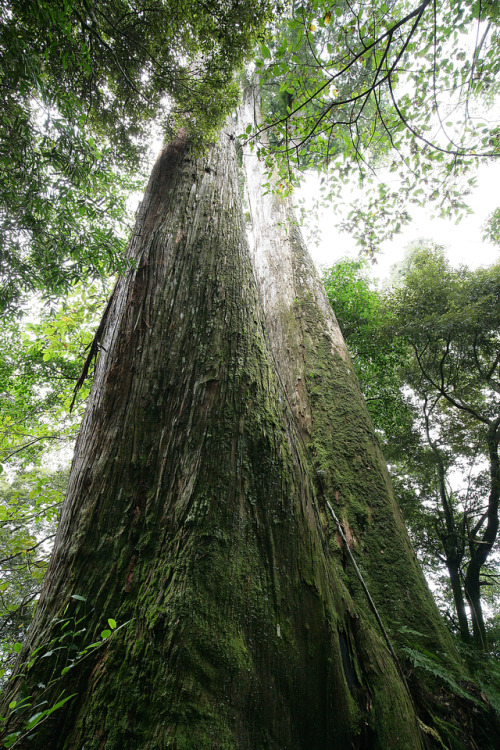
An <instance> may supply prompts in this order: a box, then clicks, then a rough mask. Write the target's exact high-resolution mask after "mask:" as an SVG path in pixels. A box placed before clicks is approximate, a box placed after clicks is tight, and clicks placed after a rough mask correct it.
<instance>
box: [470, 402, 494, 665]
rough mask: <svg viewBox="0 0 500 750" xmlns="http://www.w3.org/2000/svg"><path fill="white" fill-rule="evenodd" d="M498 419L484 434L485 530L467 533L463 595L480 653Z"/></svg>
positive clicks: (491, 533) (483, 644)
mask: <svg viewBox="0 0 500 750" xmlns="http://www.w3.org/2000/svg"><path fill="white" fill-rule="evenodd" d="M499 430H500V417H499V418H498V419H496V420H495V421H494V422H491V423H490V426H489V428H488V434H487V442H488V454H489V461H490V493H489V496H488V508H487V511H486V518H485V519H484V520H485V521H486V527H485V529H484V532H483V534H482V536H481V538H480V539H478V538H477V537H478V535H479V528H476V529H473V530H472V532H471V533H470V537H471V538H470V539H469V546H470V552H471V559H470V562H469V565H468V566H467V573H466V575H465V593H466V596H467V600H468V602H469V605H470V609H471V619H472V631H473V635H474V642H475V643H476V645H477V646H478V648H481V649H483V650H486V649H487V647H488V642H487V637H486V627H485V623H484V617H483V609H482V604H481V583H480V578H481V570H482V568H483V566H484V564H485V562H486V560H487V558H488V555H489V554H490V552H491V549H492V547H493V544H494V543H495V541H496V538H497V535H498V526H499V519H498V510H499V503H500V458H499V455H498V443H499Z"/></svg>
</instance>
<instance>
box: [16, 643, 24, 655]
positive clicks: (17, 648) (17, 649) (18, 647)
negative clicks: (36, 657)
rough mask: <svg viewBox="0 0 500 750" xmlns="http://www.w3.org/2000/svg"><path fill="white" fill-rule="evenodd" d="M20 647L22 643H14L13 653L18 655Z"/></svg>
mask: <svg viewBox="0 0 500 750" xmlns="http://www.w3.org/2000/svg"><path fill="white" fill-rule="evenodd" d="M22 647H23V644H22V643H17V642H16V643H14V651H15V652H16V654H19V653H20V652H21V649H22Z"/></svg>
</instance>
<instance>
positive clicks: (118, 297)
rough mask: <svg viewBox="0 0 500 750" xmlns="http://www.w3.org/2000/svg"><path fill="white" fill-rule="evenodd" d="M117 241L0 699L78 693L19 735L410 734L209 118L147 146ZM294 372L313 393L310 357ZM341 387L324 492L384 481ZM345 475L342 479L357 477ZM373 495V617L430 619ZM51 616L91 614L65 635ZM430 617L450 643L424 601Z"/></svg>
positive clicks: (256, 743)
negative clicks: (315, 467) (121, 268)
mask: <svg viewBox="0 0 500 750" xmlns="http://www.w3.org/2000/svg"><path fill="white" fill-rule="evenodd" d="M130 255H131V258H132V259H133V261H134V267H133V268H132V269H131V270H130V272H129V273H128V275H127V276H126V277H124V278H122V279H121V280H120V281H119V283H118V285H117V287H116V289H115V291H114V293H113V297H112V299H111V302H110V305H109V307H108V310H107V313H106V316H105V321H104V332H103V335H102V337H101V341H100V343H101V353H100V357H99V361H98V364H97V369H96V374H95V378H94V384H93V388H92V393H91V396H90V399H89V404H88V407H87V411H86V415H85V419H84V422H83V425H82V428H81V432H80V437H79V440H78V443H77V447H76V453H75V458H74V461H73V466H72V471H71V477H70V486H69V491H68V496H67V499H66V502H65V506H64V510H63V515H62V519H61V523H60V527H59V530H58V535H57V540H56V545H55V549H54V554H53V557H52V560H51V563H50V566H49V570H48V573H47V576H46V580H45V584H44V590H43V593H42V597H41V600H40V603H39V606H38V608H37V612H36V616H35V620H34V622H33V626H32V628H31V630H30V633H29V637H28V639H27V642H26V644H25V646H24V650H23V653H22V654H21V660H26V659H27V658H28V655H29V654H33V652H34V651H36V649H38V648H40V647H42V648H41V650H40V651H38V652H37V653H36V656H35V660H34V663H32V664H31V665H30V666H29V667H26V668H24V670H23V676H22V677H19V678H18V679H17V680H14V682H13V683H12V688H11V690H10V693H9V695H8V697H7V698H6V701H7V702H8V701H9V700H12V698H14V697H17V699H18V700H21V699H22V696H23V695H24V696H29V697H30V701H31V703H32V705H35V704H36V703H37V702H40V701H43V700H47V701H48V703H47V704H43V705H45V706H53V705H54V704H55V703H56V702H57V701H58V700H59V699H60V698H61V695H63V696H69V695H73V696H74V697H73V698H72V699H71V700H69V701H68V702H67V703H66V704H65V705H64V706H63V707H61V708H60V709H58V710H56V711H54V713H52V714H51V715H50V716H49V717H48V718H46V719H44V721H43V722H41V723H40V724H39V725H38V726H37V727H35V729H34V730H33V731H32V732H30V733H29V734H31V735H33V736H32V737H31V738H30V739H29V738H28V737H26V736H25V735H23V734H21V735H20V737H19V741H18V743H17V747H20V748H25V747H26V748H27V747H29V748H35V750H41V748H48V749H49V750H50V749H54V750H55V749H56V748H57V749H59V748H61V749H64V750H70V749H71V750H77V749H78V750H80V749H82V748H84V749H85V750H94V749H95V750H141V749H144V750H146V749H150V750H153V749H154V750H156V749H157V748H170V749H171V750H172V749H174V750H175V749H178V750H181V748H182V750H190V749H192V750H204V749H205V748H206V749H207V750H209V749H210V750H223V749H224V750H261V749H262V750H263V749H264V748H268V749H270V750H285V748H286V750H312V748H314V749H316V748H318V750H330V749H333V748H338V749H339V750H344V749H345V750H347V749H348V748H349V749H350V748H366V750H368V749H370V750H371V749H372V748H381V749H382V748H383V749H384V750H386V749H388V748H395V749H397V750H404V748H408V749H410V748H411V749H417V748H422V747H424V741H423V739H422V734H421V732H420V729H419V726H418V723H417V719H416V715H415V709H414V705H413V703H412V701H411V699H410V698H409V696H408V693H407V691H406V688H405V685H404V683H403V681H402V679H401V677H400V676H399V673H398V670H397V668H396V666H395V664H394V661H393V659H392V658H391V656H390V654H389V651H388V649H387V646H386V644H385V643H384V641H383V639H382V638H381V636H380V633H379V630H378V628H377V624H376V623H375V622H374V620H373V617H372V615H371V613H370V612H369V611H368V610H367V607H366V603H365V601H364V600H363V598H362V596H361V595H360V593H359V591H358V589H357V587H356V583H355V582H354V581H353V580H352V578H351V575H350V572H349V570H348V569H346V570H344V569H343V566H342V560H343V552H342V549H341V547H340V546H339V545H338V544H337V542H336V540H335V539H334V538H332V535H331V534H330V527H329V524H328V521H327V519H326V517H325V513H324V510H325V509H324V503H323V499H322V496H321V493H319V491H318V487H317V483H316V482H315V480H314V478H311V472H310V470H309V463H310V459H309V458H308V457H307V455H306V450H305V449H304V446H303V441H302V438H301V436H300V435H299V431H298V429H297V422H296V420H299V424H300V425H301V427H300V429H301V431H302V432H303V433H304V434H305V435H306V437H307V434H308V430H309V431H310V430H312V427H311V420H312V417H311V416H310V413H309V412H304V414H302V416H301V407H300V402H299V400H298V399H299V395H300V393H301V390H300V388H298V389H297V393H296V395H294V396H293V398H294V399H295V402H294V409H295V412H296V415H297V416H296V417H294V416H293V415H292V413H291V411H290V407H289V404H288V400H287V394H286V393H285V391H284V388H283V384H284V383H285V384H286V388H287V390H289V388H290V382H292V381H293V378H292V375H293V373H292V370H291V364H290V362H291V360H290V359H288V360H286V361H287V362H288V365H287V364H286V362H285V361H284V360H283V359H282V358H280V356H278V354H277V353H276V352H277V350H276V348H275V353H274V354H273V353H272V350H271V349H270V346H269V341H268V335H267V331H266V323H265V320H264V316H263V313H262V310H261V304H260V301H259V297H258V292H257V289H256V285H255V280H254V275H253V271H252V266H251V261H250V257H249V251H248V245H247V242H246V237H245V228H244V222H243V213H242V208H241V203H240V196H239V192H238V181H237V168H236V159H235V153H234V148H233V143H232V140H231V139H230V138H229V137H228V134H227V133H223V134H222V136H221V143H220V144H218V145H215V146H213V147H212V148H211V149H210V152H209V153H208V155H207V156H205V157H198V158H195V157H194V156H193V155H192V153H191V151H190V148H189V146H188V145H187V144H186V143H184V142H183V141H182V139H179V140H178V141H176V142H175V143H173V144H171V145H170V146H169V147H168V148H167V149H166V150H165V151H164V152H163V153H162V155H161V156H160V158H159V160H158V162H157V164H156V166H155V168H154V171H153V175H152V177H151V180H150V183H149V186H148V190H147V192H146V196H145V199H144V201H143V204H142V207H141V210H140V213H139V217H138V221H137V226H136V229H135V232H134V235H133V239H132V242H131V246H130ZM305 272H306V271H304V273H305ZM299 302H300V304H301V305H302V302H303V301H302V299H301V300H299ZM306 302H307V300H306ZM301 310H303V315H308V314H309V313H307V310H308V308H307V307H302V306H301ZM313 324H314V325H313V327H312V328H311V329H310V335H311V336H313V335H314V336H319V337H320V338H319V339H318V341H317V343H316V344H315V343H314V342H313V341H311V342H308V343H307V346H310V347H311V349H312V350H314V348H315V347H319V349H322V348H323V347H326V348H327V349H328V351H330V348H331V339H330V338H327V336H326V335H323V334H322V332H321V331H320V330H319V325H320V320H319V319H317V318H314V319H313ZM268 326H269V328H270V329H271V331H272V328H273V322H272V320H271V319H270V320H269V324H268ZM322 335H323V338H321V336H322ZM272 337H273V338H274V332H273V331H272ZM325 342H326V343H325ZM339 345H340V344H339ZM304 346H306V344H305V343H304ZM342 361H344V355H342ZM276 364H277V365H278V366H279V367H280V368H283V372H282V375H281V376H280V375H279V374H277V371H276ZM333 364H334V365H335V367H336V368H337V364H338V363H337V360H336V359H335V358H334V359H333ZM300 366H302V365H300ZM329 366H330V364H328V363H327V362H326V360H325V364H324V368H327V367H329ZM347 366H348V365H347ZM287 367H288V369H289V370H290V372H288V371H287ZM335 371H337V370H335ZM325 372H326V369H325V370H321V371H320V372H319V375H321V376H323V375H324V374H325ZM300 377H304V378H305V374H304V376H302V375H301V376H300ZM311 380H312V383H313V386H312V387H313V388H314V387H316V386H318V389H319V390H321V388H320V387H319V384H318V382H317V380H318V374H317V373H316V372H314V373H311ZM293 382H294V381H293ZM351 391H352V394H351ZM312 393H313V391H310V393H309V395H308V398H310V399H312V398H313V396H312V395H311V394H312ZM333 395H335V394H333ZM288 397H290V396H288ZM344 397H345V398H350V399H353V400H354V398H357V399H359V398H360V396H359V392H358V390H357V386H356V385H355V384H346V385H342V388H341V390H340V391H339V392H338V393H337V394H336V400H335V401H334V413H335V414H334V416H332V417H331V418H332V419H334V420H335V424H337V425H338V427H339V429H340V428H341V427H342V419H343V418H344V417H343V416H342V415H343V414H344V415H345V418H347V419H349V422H350V423H349V425H344V426H343V427H342V432H341V434H339V436H338V441H339V444H338V446H337V447H336V448H335V453H334V456H335V457H337V456H339V455H342V453H344V454H345V456H346V458H345V461H344V463H342V464H337V463H333V464H332V465H333V467H334V468H333V469H332V470H331V471H332V472H333V476H335V477H336V478H337V481H338V486H339V488H340V489H339V492H340V491H343V487H344V486H345V485H344V484H343V483H342V472H343V471H346V470H347V469H346V467H349V465H350V463H351V462H353V464H354V466H359V467H364V469H365V470H366V471H373V472H374V474H377V476H378V475H379V474H380V475H381V476H382V477H384V474H383V470H382V469H381V468H380V467H379V464H378V463H376V461H379V458H378V453H376V450H375V448H373V450H372V452H371V453H370V454H369V458H368V457H367V455H366V454H365V453H363V452H361V453H359V454H358V453H357V452H356V450H355V448H356V447H357V446H359V445H364V444H365V443H368V444H371V442H373V441H372V438H371V437H370V433H369V428H368V427H367V426H366V425H365V424H364V423H363V424H362V426H361V428H360V421H359V420H360V419H361V417H359V413H361V412H360V409H361V407H359V408H358V410H357V411H355V412H352V411H351V409H350V408H349V409H347V408H346V407H345V406H344V402H343V400H342V399H343V398H344ZM320 398H321V399H322V401H321V403H324V400H323V399H324V397H323V396H321V397H320ZM304 403H306V402H305V401H304ZM349 403H350V402H349ZM361 411H362V409H361ZM363 413H364V412H363ZM301 419H302V421H300V420H301ZM324 419H327V417H326V416H325V417H324ZM351 430H357V431H358V433H359V434H355V435H351ZM365 433H366V435H368V437H366V435H365ZM328 440H329V441H330V442H332V441H331V439H330V438H328ZM343 441H346V442H345V444H344V447H343V448H342V443H343ZM370 441H371V442H370ZM329 444H330V443H329ZM317 445H318V446H319V447H317V448H316V450H317V451H319V453H318V455H321V456H322V459H321V460H322V461H323V464H321V463H320V464H319V465H320V466H321V465H325V466H327V465H328V458H327V456H326V454H325V453H324V451H326V450H327V447H325V446H322V445H321V444H319V443H317ZM316 458H317V457H316V455H315V454H314V453H313V459H314V460H316ZM335 460H337V459H335ZM335 467H336V468H335ZM329 471H330V469H329ZM335 472H337V473H335ZM350 476H354V479H352V482H354V485H353V486H358V483H360V482H361V481H362V480H358V479H356V478H355V477H356V475H355V474H354V473H353V472H351V474H350ZM332 481H333V480H330V479H329V480H328V484H327V486H328V487H329V488H330V489H331V487H330V485H331V482H332ZM380 481H381V480H377V482H376V483H375V484H374V485H373V487H375V488H376V489H377V491H378V489H379V488H380ZM384 481H385V480H384ZM349 486H350V485H349ZM384 486H385V485H384ZM360 487H361V485H360ZM351 491H352V490H350V492H351ZM360 491H361V490H360ZM341 497H342V502H343V500H344V498H343V495H342V496H341ZM348 497H350V495H349V496H348ZM346 499H347V498H346ZM336 502H338V504H339V507H341V508H342V507H344V506H342V505H340V503H339V501H338V499H337V501H336ZM387 503H388V501H387V499H380V498H379V497H378V496H375V495H373V494H370V510H365V507H366V506H365V505H362V504H360V510H359V513H360V520H359V524H360V528H361V525H362V523H363V524H364V525H365V527H366V528H367V529H370V527H371V526H372V525H375V523H377V524H380V526H381V527H380V528H379V529H378V537H377V534H376V533H375V532H370V531H368V532H367V539H370V540H372V539H373V540H375V539H376V538H379V539H380V540H381V543H380V544H379V545H378V546H377V545H376V543H375V541H370V542H369V543H368V542H366V543H365V542H363V544H364V545H365V547H364V549H365V550H366V553H365V554H366V555H367V569H369V570H370V571H371V572H370V584H372V582H373V583H374V584H375V583H376V582H377V580H378V581H379V590H381V591H383V590H384V589H383V583H382V580H383V578H384V576H388V575H389V571H390V569H391V566H392V565H393V564H395V563H397V565H398V568H397V570H398V574H397V577H395V576H390V577H389V578H388V579H387V580H388V584H389V585H388V587H387V590H386V597H387V600H388V601H387V602H386V603H385V604H384V603H380V605H381V606H383V607H384V611H385V614H386V617H387V618H389V617H391V616H396V615H397V616H398V617H399V619H400V621H402V620H403V619H404V618H403V612H404V610H405V609H406V608H408V607H410V606H413V600H414V598H415V599H416V601H417V604H416V605H415V606H421V607H424V612H425V613H426V612H427V610H429V611H432V616H434V615H433V613H434V610H433V609H432V605H431V601H430V598H429V595H428V593H427V591H426V589H425V587H424V585H423V583H422V580H421V578H420V576H419V573H418V571H417V569H416V566H415V564H414V562H413V560H412V558H411V554H410V551H409V548H408V545H407V544H406V540H405V536H404V530H403V528H402V525H401V523H400V521H399V518H398V517H397V516H394V512H395V511H394V507H393V505H391V504H389V505H387ZM352 507H355V506H354V505H353V506H352ZM344 524H345V528H346V532H348V538H349V539H350V541H351V543H352V544H353V545H354V546H356V545H359V544H361V541H358V539H357V538H356V539H355V535H356V532H357V526H355V525H354V523H353V522H352V521H351V520H350V518H344ZM357 533H358V534H359V533H360V532H357ZM393 534H396V542H393V541H392V539H389V538H388V535H393ZM392 544H397V545H398V546H397V547H396V548H395V549H396V552H393V551H392ZM375 554H376V555H377V557H376V560H375V561H374V562H371V561H369V560H368V558H369V557H370V558H371V556H373V555H375ZM384 555H385V556H384ZM398 555H403V559H402V560H397V556H398ZM377 566H381V572H380V573H379V574H378V576H377V575H376V573H375V572H374V571H375V570H376V568H377ZM384 571H385V572H384ZM75 596H76V597H80V598H84V599H85V600H86V612H85V614H84V622H83V623H79V625H78V626H77V627H74V626H73V623H72V622H71V621H68V620H67V618H68V617H71V616H72V614H73V613H74V612H75V610H76V608H78V607H80V608H81V607H82V601H81V599H78V598H77V599H75V598H74V597H75ZM401 598H402V599H403V602H402V603H401V602H400V601H399V599H401ZM61 618H62V619H63V620H65V621H68V622H69V623H70V624H69V625H68V626H66V625H65V624H64V622H62V621H61ZM108 618H113V619H115V620H117V621H118V624H121V623H125V622H128V625H126V626H125V627H124V628H122V629H121V630H119V631H117V632H116V633H115V634H114V635H113V636H111V637H110V638H108V639H107V640H106V641H105V642H104V644H103V645H102V646H101V647H99V648H97V649H95V650H91V651H89V652H88V655H87V656H86V657H85V658H84V659H82V660H80V661H78V663H76V664H75V666H74V667H73V668H72V669H71V670H70V671H68V672H67V673H66V674H65V675H64V676H60V675H61V670H62V669H63V668H64V667H65V666H67V665H68V664H69V662H68V659H69V658H70V657H71V654H72V652H71V651H70V650H69V647H70V646H71V642H72V640H74V639H76V640H77V641H78V638H80V639H81V638H83V639H84V642H85V643H91V642H93V641H96V640H99V633H100V631H101V630H102V629H103V628H104V627H106V622H107V619H108ZM405 621H411V617H410V618H407V619H406V620H405ZM65 627H66V630H67V632H69V631H72V630H75V629H81V628H82V627H86V628H87V630H86V632H85V633H83V634H80V635H79V636H77V635H73V636H72V637H70V638H66V636H65V635H64V632H63V630H64V628H65ZM426 632H428V633H429V637H435V638H436V639H439V640H438V641H437V642H438V643H446V645H447V642H446V638H445V637H444V636H443V632H444V631H443V630H442V629H441V630H440V629H439V627H438V624H437V622H434V620H432V622H431V625H430V626H429V629H428V630H426ZM50 642H51V645H50V646H49V645H46V646H45V647H43V644H49V643H50ZM44 652H46V653H45V654H44ZM51 679H55V682H53V683H51V682H50V681H51ZM44 686H45V687H44ZM63 691H65V692H63ZM33 710H34V709H33V708H32V709H30V710H29V711H26V712H24V714H23V712H18V711H17V709H16V710H15V711H14V712H13V713H12V714H11V718H10V720H9V725H8V728H7V732H9V731H20V732H23V726H25V723H24V724H23V722H25V719H26V718H27V717H28V716H29V715H30V714H31V713H32V711H33ZM429 736H431V735H429Z"/></svg>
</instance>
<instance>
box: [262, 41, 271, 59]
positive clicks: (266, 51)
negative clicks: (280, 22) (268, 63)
mask: <svg viewBox="0 0 500 750" xmlns="http://www.w3.org/2000/svg"><path fill="white" fill-rule="evenodd" d="M260 51H261V52H262V57H263V58H264V60H267V59H268V58H270V57H271V52H270V50H269V47H266V45H265V44H263V45H262V46H261V48H260Z"/></svg>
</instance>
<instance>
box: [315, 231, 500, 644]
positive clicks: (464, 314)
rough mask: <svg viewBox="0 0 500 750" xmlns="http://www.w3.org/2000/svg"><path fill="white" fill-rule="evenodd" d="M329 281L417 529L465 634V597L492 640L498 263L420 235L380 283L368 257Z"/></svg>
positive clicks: (481, 632) (478, 633)
mask: <svg viewBox="0 0 500 750" xmlns="http://www.w3.org/2000/svg"><path fill="white" fill-rule="evenodd" d="M327 284H328V288H329V296H330V299H331V302H332V304H334V305H335V307H336V309H337V311H338V314H339V316H340V320H341V323H342V327H343V330H344V331H345V333H346V337H347V340H348V342H349V343H350V344H351V346H352V348H353V351H354V353H355V355H356V356H355V362H356V366H357V369H358V371H359V372H360V374H361V377H362V380H363V386H364V392H365V393H366V395H367V398H368V403H369V406H370V410H371V412H372V416H373V419H374V421H375V423H376V425H377V427H378V428H379V429H381V430H383V433H384V438H385V443H386V448H387V455H388V456H389V458H390V462H391V464H392V470H393V473H394V475H395V476H396V477H398V485H399V489H400V496H401V500H402V501H403V502H404V505H405V510H406V511H407V513H408V520H409V521H410V522H411V525H412V527H413V530H414V533H415V535H416V537H415V538H416V540H417V542H418V543H419V546H420V547H421V549H422V552H423V553H424V554H425V555H426V556H427V557H428V559H429V560H430V561H432V564H433V565H435V564H436V561H437V559H439V560H441V561H442V562H443V563H444V564H445V565H446V567H447V569H448V574H449V579H450V584H451V590H452V593H453V599H454V602H455V608H456V615H457V619H458V625H459V631H460V633H461V635H462V638H463V639H464V640H465V641H468V640H469V624H468V617H467V612H466V602H467V603H468V605H469V607H470V612H471V622H472V628H473V633H474V640H475V642H476V644H477V645H478V646H480V647H481V648H483V649H485V648H486V632H485V624H484V618H483V613H482V605H481V589H484V587H485V586H486V585H488V584H490V583H491V582H492V581H491V578H493V580H494V578H495V576H494V575H491V573H490V572H488V570H487V568H488V560H489V557H490V554H491V552H492V550H493V547H494V544H495V540H496V536H497V533H498V502H499V500H498V498H499V495H498V493H499V484H498V443H499V439H500V433H499V420H500V417H499V415H498V391H499V384H498V375H497V368H498V357H499V353H498V326H499V322H500V318H499V314H500V311H499V299H500V285H499V269H498V265H494V266H492V267H491V268H488V269H478V270H477V271H470V270H469V269H468V268H465V267H461V268H459V269H454V268H452V267H451V265H450V263H449V262H448V261H447V260H446V258H445V255H444V252H443V250H442V249H441V248H436V247H433V246H432V245H431V244H430V243H419V244H416V245H415V246H414V247H413V249H412V250H411V252H409V253H408V255H407V258H406V260H405V261H404V263H403V264H401V266H400V267H399V269H398V271H397V272H396V271H395V272H394V274H393V285H392V286H391V287H390V288H388V289H386V290H385V292H383V293H381V292H378V291H377V290H373V289H370V288H369V282H368V279H367V277H366V276H365V275H364V271H363V270H362V267H361V264H360V263H354V264H352V263H351V264H350V263H348V262H341V263H340V264H338V266H337V267H336V268H335V269H332V270H331V271H330V272H329V274H328V276H327ZM388 395H389V396H390V397H389V398H388ZM460 476H461V477H462V482H460ZM460 484H462V488H461V487H460ZM452 487H454V489H453V490H452V489H451V488H452Z"/></svg>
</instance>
